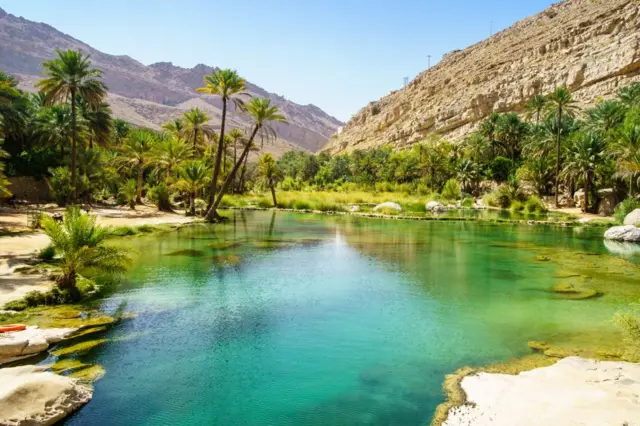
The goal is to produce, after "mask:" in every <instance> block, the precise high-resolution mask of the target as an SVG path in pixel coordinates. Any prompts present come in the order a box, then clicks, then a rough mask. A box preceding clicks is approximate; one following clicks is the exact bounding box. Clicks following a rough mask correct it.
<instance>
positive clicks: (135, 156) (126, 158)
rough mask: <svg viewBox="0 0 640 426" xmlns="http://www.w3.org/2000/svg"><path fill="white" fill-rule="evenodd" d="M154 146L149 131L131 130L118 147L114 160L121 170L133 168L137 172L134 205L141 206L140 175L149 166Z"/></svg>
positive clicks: (152, 134)
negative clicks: (118, 151)
mask: <svg viewBox="0 0 640 426" xmlns="http://www.w3.org/2000/svg"><path fill="white" fill-rule="evenodd" d="M155 145H156V135H155V134H154V133H153V132H151V131H150V130H146V129H135V130H132V131H131V132H129V136H127V138H126V139H125V140H124V143H123V144H122V146H121V147H120V155H119V156H118V157H117V159H116V160H117V162H118V163H119V164H120V167H121V168H122V167H134V168H135V169H136V171H137V177H138V179H137V184H138V187H137V191H136V192H137V196H136V204H142V175H143V172H144V170H145V169H146V168H147V167H149V166H150V165H151V158H152V152H153V150H154V148H155Z"/></svg>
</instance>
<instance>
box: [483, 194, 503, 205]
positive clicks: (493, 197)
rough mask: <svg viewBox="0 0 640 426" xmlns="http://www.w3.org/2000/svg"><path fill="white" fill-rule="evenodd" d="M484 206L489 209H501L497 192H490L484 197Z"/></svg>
mask: <svg viewBox="0 0 640 426" xmlns="http://www.w3.org/2000/svg"><path fill="white" fill-rule="evenodd" d="M482 204H484V205H485V206H487V207H499V206H500V204H499V202H498V194H497V193H496V192H489V193H487V194H484V195H483V196H482Z"/></svg>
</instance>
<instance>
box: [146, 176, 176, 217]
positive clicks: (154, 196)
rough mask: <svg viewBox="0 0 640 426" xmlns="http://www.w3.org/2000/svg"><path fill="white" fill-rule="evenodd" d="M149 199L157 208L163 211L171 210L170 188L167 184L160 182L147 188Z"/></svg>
mask: <svg viewBox="0 0 640 426" xmlns="http://www.w3.org/2000/svg"><path fill="white" fill-rule="evenodd" d="M147 197H148V198H149V200H150V201H151V202H152V203H153V204H155V205H156V207H158V210H160V211H164V212H172V211H173V208H172V207H171V190H170V189H169V186H168V185H167V184H166V183H164V182H162V183H160V184H158V185H156V186H153V187H151V188H149V190H148V191H147Z"/></svg>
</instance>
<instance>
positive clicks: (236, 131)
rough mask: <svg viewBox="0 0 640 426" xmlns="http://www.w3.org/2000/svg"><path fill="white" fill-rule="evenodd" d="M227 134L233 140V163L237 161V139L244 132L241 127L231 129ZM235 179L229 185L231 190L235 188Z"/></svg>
mask: <svg viewBox="0 0 640 426" xmlns="http://www.w3.org/2000/svg"><path fill="white" fill-rule="evenodd" d="M228 135H229V137H230V138H231V140H232V141H233V164H236V162H237V161H238V141H239V140H240V139H241V138H243V137H244V132H243V131H242V130H241V129H238V128H235V129H231V131H230V132H229V133H228ZM236 181H237V179H234V180H233V185H232V186H231V188H232V189H233V191H235V189H236Z"/></svg>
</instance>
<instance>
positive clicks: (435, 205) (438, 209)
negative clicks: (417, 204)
mask: <svg viewBox="0 0 640 426" xmlns="http://www.w3.org/2000/svg"><path fill="white" fill-rule="evenodd" d="M424 208H425V209H426V210H427V211H428V212H430V213H444V212H446V211H447V208H446V207H445V206H444V204H442V203H441V202H439V201H429V202H428V203H427V204H425V206H424Z"/></svg>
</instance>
